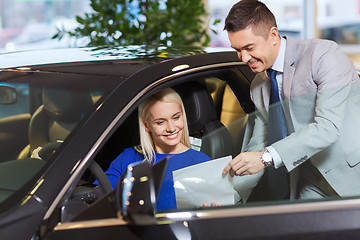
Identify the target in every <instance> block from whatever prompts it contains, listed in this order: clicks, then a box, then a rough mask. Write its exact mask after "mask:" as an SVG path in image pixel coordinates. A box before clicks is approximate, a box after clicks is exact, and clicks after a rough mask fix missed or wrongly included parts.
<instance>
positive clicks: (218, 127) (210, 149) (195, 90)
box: [173, 81, 232, 159]
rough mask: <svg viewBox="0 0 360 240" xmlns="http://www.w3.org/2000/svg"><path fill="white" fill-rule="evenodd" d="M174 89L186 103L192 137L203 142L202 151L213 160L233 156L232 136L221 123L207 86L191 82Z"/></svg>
mask: <svg viewBox="0 0 360 240" xmlns="http://www.w3.org/2000/svg"><path fill="white" fill-rule="evenodd" d="M173 89H174V90H176V91H177V92H178V93H179V95H180V96H181V98H182V100H183V102H184V107H185V111H186V116H187V120H188V124H189V132H190V136H192V137H196V138H200V139H201V140H202V144H201V148H200V151H201V152H203V153H205V154H207V155H208V156H209V157H211V158H212V159H215V158H219V157H223V156H227V155H231V153H232V140H231V135H230V133H229V131H228V130H227V128H226V127H225V126H224V125H223V124H222V123H221V122H220V121H219V119H218V117H217V114H216V109H215V106H214V101H213V99H212V97H211V95H210V92H209V91H208V89H207V88H206V87H205V85H204V84H202V83H200V82H195V81H191V82H186V83H183V84H179V85H177V86H174V87H173Z"/></svg>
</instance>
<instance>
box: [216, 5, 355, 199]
mask: <svg viewBox="0 0 360 240" xmlns="http://www.w3.org/2000/svg"><path fill="white" fill-rule="evenodd" d="M224 29H225V30H227V32H228V37H229V40H230V43H231V46H232V47H233V48H234V49H235V50H236V51H237V54H238V57H239V59H241V60H242V61H243V62H244V63H246V64H247V65H248V66H249V67H250V68H251V69H252V71H253V72H255V73H258V74H257V75H256V77H255V78H254V80H253V81H252V83H251V90H250V91H251V97H252V101H253V102H254V104H255V107H256V109H257V110H258V111H257V113H256V117H255V124H254V130H253V133H252V137H251V139H250V140H249V144H248V146H247V147H246V150H245V151H244V152H242V153H240V154H239V155H238V156H236V157H235V158H234V159H233V160H232V161H230V162H229V163H228V165H227V166H226V167H225V168H224V171H223V173H224V174H227V173H229V174H230V175H231V176H234V175H236V176H244V175H252V174H261V173H262V171H263V169H266V170H267V169H268V167H272V168H274V169H275V172H278V173H279V172H280V171H283V170H281V169H284V170H286V172H288V173H290V174H289V175H290V180H289V184H290V197H291V198H292V199H293V198H301V199H317V198H323V197H328V196H354V195H360V96H359V95H360V91H359V87H358V85H359V78H358V76H357V73H356V70H355V69H354V66H353V63H352V62H351V60H350V59H349V58H348V57H347V56H346V55H345V54H344V53H343V52H342V51H341V50H340V48H339V46H338V45H337V44H336V43H334V42H331V41H328V40H320V39H309V40H296V39H293V38H290V37H280V36H279V33H278V29H277V25H276V20H275V17H274V15H273V14H272V13H271V12H270V10H269V9H268V8H267V7H266V5H264V4H263V3H261V2H260V1H257V0H243V1H240V2H238V3H237V4H235V5H234V6H233V7H232V9H231V10H230V12H229V14H228V16H227V18H226V20H225V28H224ZM271 72H272V73H271ZM271 74H273V75H272V76H270V75H271ZM272 79H273V80H274V82H276V84H277V89H276V90H274V91H275V92H277V94H278V97H279V98H280V100H282V104H281V105H280V106H281V107H280V109H281V110H280V111H282V116H281V117H280V118H283V121H284V122H283V123H282V125H283V126H282V127H283V128H284V129H285V132H286V135H285V136H283V137H281V138H278V139H277V140H276V141H274V142H270V141H269V140H268V139H269V136H268V134H272V133H271V132H274V130H275V129H277V128H275V127H272V126H270V119H268V117H269V116H268V115H270V109H271V107H272V106H270V107H269V101H271V100H270V98H271V96H270V95H271V94H273V93H272V92H271V90H272V89H275V87H273V85H271V84H272V83H270V82H272V81H271V80H272ZM280 115H281V114H280ZM276 119H279V118H276ZM279 122H280V121H279V120H276V123H279ZM279 131H280V130H278V129H277V130H276V131H275V134H277V133H278V132H279ZM260 149H261V150H260ZM269 176H270V175H269ZM281 181H287V180H284V179H283V180H278V182H277V183H276V184H278V185H280V184H282V182H281ZM282 198H283V199H284V197H282ZM285 198H286V197H285Z"/></svg>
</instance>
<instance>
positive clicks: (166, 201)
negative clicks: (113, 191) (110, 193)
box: [95, 148, 211, 210]
mask: <svg viewBox="0 0 360 240" xmlns="http://www.w3.org/2000/svg"><path fill="white" fill-rule="evenodd" d="M169 155H171V156H172V157H171V158H170V159H169V162H168V165H167V168H166V172H165V175H164V179H163V183H162V185H161V188H160V192H159V196H158V201H157V205H156V209H157V210H165V209H176V198H175V190H174V182H173V175H172V172H173V171H175V170H178V169H181V168H185V167H188V166H191V165H195V164H198V163H202V162H206V161H209V160H211V159H210V157H209V156H207V155H206V154H204V153H202V152H199V151H196V150H193V149H189V150H187V151H185V152H183V153H178V154H160V153H156V152H155V163H156V162H158V161H159V160H161V159H163V158H164V157H166V156H169ZM143 160H144V156H143V155H142V154H141V153H139V152H137V151H136V150H135V149H134V148H127V149H125V150H124V151H123V152H122V153H121V154H120V155H119V156H118V157H117V158H116V159H115V160H114V161H112V163H111V164H110V167H109V169H108V170H107V171H106V172H105V173H106V175H107V176H108V178H109V180H110V183H111V185H112V187H113V188H115V187H116V184H117V182H118V181H119V179H120V177H121V175H122V174H123V173H124V172H125V171H126V169H127V166H128V165H129V164H131V163H134V162H139V161H140V162H142V161H143ZM95 184H98V182H95Z"/></svg>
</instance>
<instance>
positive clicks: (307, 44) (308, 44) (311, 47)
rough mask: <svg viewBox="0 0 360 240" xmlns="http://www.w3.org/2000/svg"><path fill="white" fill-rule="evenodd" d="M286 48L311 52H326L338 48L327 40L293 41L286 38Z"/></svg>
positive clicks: (293, 39) (334, 43)
mask: <svg viewBox="0 0 360 240" xmlns="http://www.w3.org/2000/svg"><path fill="white" fill-rule="evenodd" d="M287 46H288V47H289V49H296V50H298V51H312V52H321V51H328V50H329V49H332V48H338V47H339V45H338V44H337V43H336V42H334V41H331V40H327V39H319V38H312V39H295V38H291V37H287Z"/></svg>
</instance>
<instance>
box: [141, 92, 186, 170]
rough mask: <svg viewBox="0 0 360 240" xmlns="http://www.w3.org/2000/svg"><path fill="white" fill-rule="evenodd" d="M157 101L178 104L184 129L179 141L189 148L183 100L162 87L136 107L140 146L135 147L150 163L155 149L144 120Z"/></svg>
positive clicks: (175, 93)
mask: <svg viewBox="0 0 360 240" xmlns="http://www.w3.org/2000/svg"><path fill="white" fill-rule="evenodd" d="M157 101H162V102H170V103H177V104H179V105H180V108H181V112H182V115H183V120H184V129H183V134H182V136H181V139H180V142H181V143H182V144H184V145H185V146H187V147H189V148H190V139H189V129H188V124H187V118H186V113H185V108H184V104H183V101H182V100H181V97H180V95H179V94H178V93H177V92H176V91H175V90H173V89H172V88H166V89H163V90H161V91H159V92H157V93H155V94H154V95H152V96H150V97H149V98H147V99H145V100H144V101H143V102H142V103H140V105H139V108H138V114H139V132H140V146H136V147H135V149H136V150H137V151H138V152H140V153H141V154H143V155H144V161H148V162H149V163H150V164H151V163H152V162H153V160H154V157H155V149H154V142H153V139H152V137H151V134H150V133H149V132H147V131H146V130H145V126H144V121H145V120H146V117H147V114H148V111H149V108H150V107H151V106H152V105H153V104H154V103H155V102H157Z"/></svg>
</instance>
